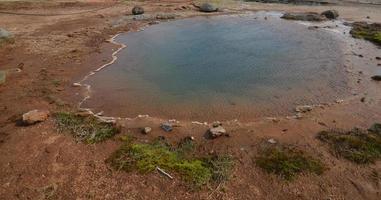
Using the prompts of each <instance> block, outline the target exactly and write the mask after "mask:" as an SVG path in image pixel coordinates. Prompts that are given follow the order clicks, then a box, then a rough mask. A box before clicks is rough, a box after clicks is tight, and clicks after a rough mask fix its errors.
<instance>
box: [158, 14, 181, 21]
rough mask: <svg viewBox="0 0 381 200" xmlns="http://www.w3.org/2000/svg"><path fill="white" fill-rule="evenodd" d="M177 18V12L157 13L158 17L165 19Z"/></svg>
mask: <svg viewBox="0 0 381 200" xmlns="http://www.w3.org/2000/svg"><path fill="white" fill-rule="evenodd" d="M175 18H176V15H175V14H170V13H159V14H157V15H156V19H161V20H165V19H175Z"/></svg>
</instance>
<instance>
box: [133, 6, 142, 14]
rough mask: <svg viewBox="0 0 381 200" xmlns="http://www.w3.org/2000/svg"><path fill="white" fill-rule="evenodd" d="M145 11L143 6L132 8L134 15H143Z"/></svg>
mask: <svg viewBox="0 0 381 200" xmlns="http://www.w3.org/2000/svg"><path fill="white" fill-rule="evenodd" d="M143 13H144V9H143V7H140V6H135V7H134V8H132V14H133V15H141V14H143Z"/></svg>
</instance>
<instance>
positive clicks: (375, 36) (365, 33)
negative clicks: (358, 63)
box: [349, 22, 381, 46]
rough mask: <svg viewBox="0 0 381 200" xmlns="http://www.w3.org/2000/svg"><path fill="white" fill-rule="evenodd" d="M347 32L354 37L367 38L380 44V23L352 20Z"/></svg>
mask: <svg viewBox="0 0 381 200" xmlns="http://www.w3.org/2000/svg"><path fill="white" fill-rule="evenodd" d="M351 26H352V30H351V31H350V32H349V33H350V34H351V35H352V37H354V38H361V39H365V40H369V41H371V42H373V43H375V44H377V45H380V46H381V23H372V24H368V23H367V22H354V23H352V24H351Z"/></svg>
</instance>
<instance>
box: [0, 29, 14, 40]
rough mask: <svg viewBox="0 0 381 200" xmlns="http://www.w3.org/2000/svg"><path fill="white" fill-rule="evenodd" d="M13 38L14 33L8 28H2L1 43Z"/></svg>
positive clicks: (0, 30) (0, 31)
mask: <svg viewBox="0 0 381 200" xmlns="http://www.w3.org/2000/svg"><path fill="white" fill-rule="evenodd" d="M12 39H13V35H12V33H10V32H8V31H7V30H5V29H3V28H0V43H2V42H7V41H11V40H12Z"/></svg>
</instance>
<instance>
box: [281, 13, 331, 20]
mask: <svg viewBox="0 0 381 200" xmlns="http://www.w3.org/2000/svg"><path fill="white" fill-rule="evenodd" d="M281 18H283V19H288V20H300V21H317V22H319V21H324V20H327V18H326V17H325V16H324V15H320V14H319V13H315V12H306V13H285V14H284V15H283V16H282V17H281Z"/></svg>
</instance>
